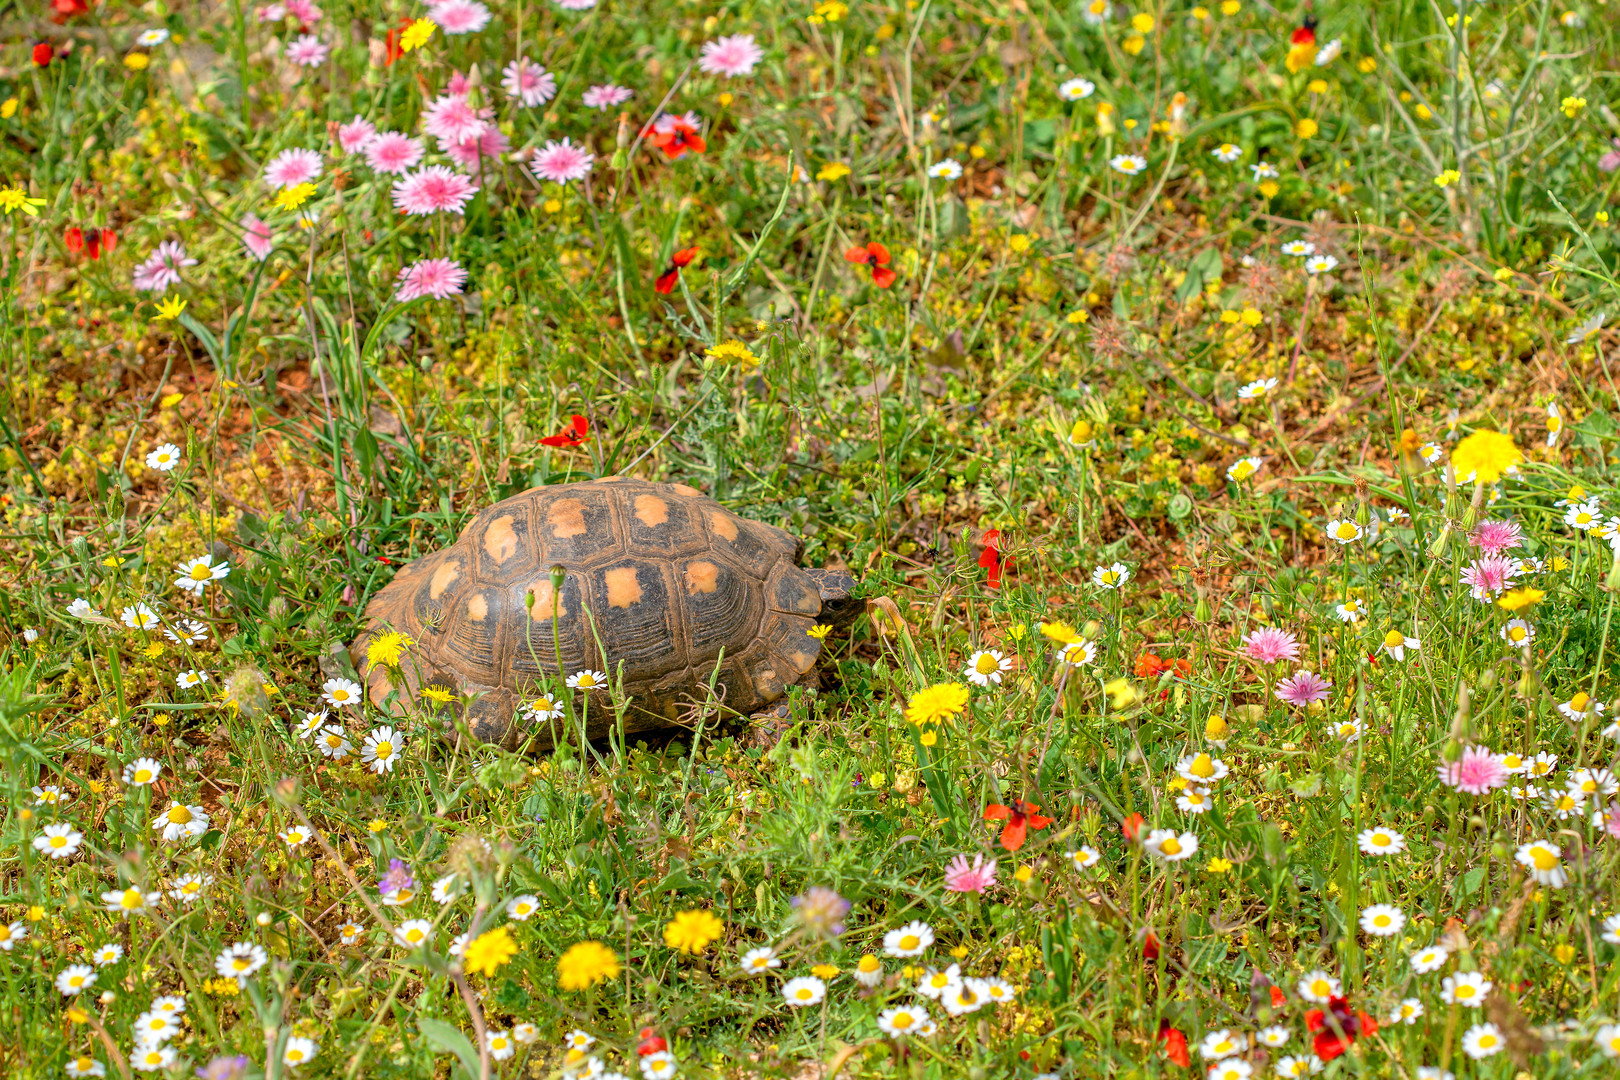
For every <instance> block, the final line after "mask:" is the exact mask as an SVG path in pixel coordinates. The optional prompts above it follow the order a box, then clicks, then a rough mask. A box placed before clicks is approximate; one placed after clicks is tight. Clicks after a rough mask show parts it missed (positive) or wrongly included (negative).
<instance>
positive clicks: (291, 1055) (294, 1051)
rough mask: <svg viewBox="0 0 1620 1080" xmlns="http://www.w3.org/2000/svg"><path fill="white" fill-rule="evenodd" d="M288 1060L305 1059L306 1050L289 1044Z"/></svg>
mask: <svg viewBox="0 0 1620 1080" xmlns="http://www.w3.org/2000/svg"><path fill="white" fill-rule="evenodd" d="M287 1060H288V1061H303V1060H304V1052H303V1051H302V1050H300V1049H298V1047H296V1046H289V1047H288V1048H287Z"/></svg>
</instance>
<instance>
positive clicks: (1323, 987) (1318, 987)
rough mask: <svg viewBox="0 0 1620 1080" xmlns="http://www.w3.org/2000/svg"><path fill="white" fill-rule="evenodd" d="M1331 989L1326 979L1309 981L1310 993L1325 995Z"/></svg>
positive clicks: (1319, 995) (1318, 995)
mask: <svg viewBox="0 0 1620 1080" xmlns="http://www.w3.org/2000/svg"><path fill="white" fill-rule="evenodd" d="M1332 991H1333V987H1332V986H1330V985H1329V984H1328V981H1327V980H1326V979H1317V980H1316V981H1315V982H1313V983H1311V993H1313V994H1315V995H1316V996H1317V997H1327V996H1328V995H1329V994H1330V993H1332Z"/></svg>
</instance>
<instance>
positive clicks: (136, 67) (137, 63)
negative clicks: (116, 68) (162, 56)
mask: <svg viewBox="0 0 1620 1080" xmlns="http://www.w3.org/2000/svg"><path fill="white" fill-rule="evenodd" d="M151 62H152V58H151V57H150V56H147V55H146V54H145V53H143V52H132V53H130V54H128V55H127V56H125V57H124V66H125V67H127V68H129V70H131V71H145V70H146V65H148V64H150V63H151Z"/></svg>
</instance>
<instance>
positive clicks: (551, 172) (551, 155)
mask: <svg viewBox="0 0 1620 1080" xmlns="http://www.w3.org/2000/svg"><path fill="white" fill-rule="evenodd" d="M595 160H596V155H595V154H593V153H591V152H590V151H589V150H586V149H585V148H584V147H583V146H575V145H574V144H573V143H572V142H571V141H570V140H568V139H564V140H563V141H562V142H555V141H553V142H548V143H546V145H545V147H544V148H542V149H541V150H540V151H539V152H537V153H536V154H535V155H534V157H532V158H530V159H529V168H530V170H532V171H533V173H534V175H535V176H537V177H539V178H540V179H542V180H550V181H553V182H554V183H558V184H566V183H568V181H570V180H583V179H584V178H585V177H586V176H587V175H588V174H589V173H590V171H591V163H592V162H594V161H595Z"/></svg>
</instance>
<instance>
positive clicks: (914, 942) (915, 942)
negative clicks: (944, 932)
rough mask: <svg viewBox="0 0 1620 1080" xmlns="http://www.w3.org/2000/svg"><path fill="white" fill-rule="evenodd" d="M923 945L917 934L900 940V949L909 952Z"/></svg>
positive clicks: (908, 935)
mask: <svg viewBox="0 0 1620 1080" xmlns="http://www.w3.org/2000/svg"><path fill="white" fill-rule="evenodd" d="M921 944H922V939H921V938H919V937H918V936H917V935H916V934H907V935H906V936H905V937H903V938H901V939H900V947H901V948H902V949H905V950H906V951H908V952H909V951H910V950H912V949H915V948H916V947H917V946H919V945H921Z"/></svg>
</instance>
